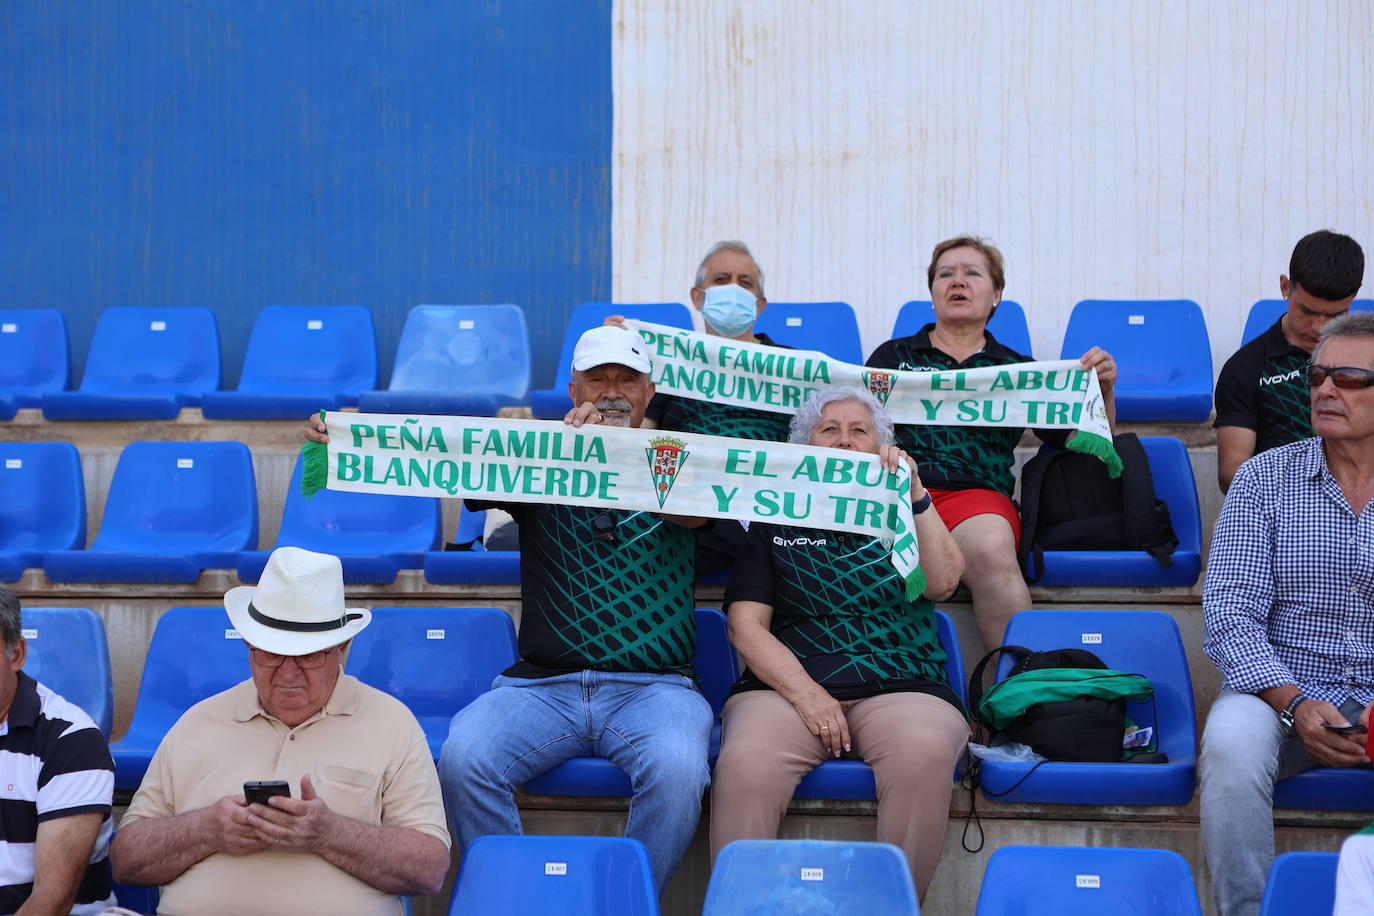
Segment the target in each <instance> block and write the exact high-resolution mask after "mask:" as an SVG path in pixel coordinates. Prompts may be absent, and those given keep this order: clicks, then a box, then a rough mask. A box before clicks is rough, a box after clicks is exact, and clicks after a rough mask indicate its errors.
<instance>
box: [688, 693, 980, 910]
mask: <svg viewBox="0 0 1374 916" xmlns="http://www.w3.org/2000/svg"><path fill="white" fill-rule="evenodd" d="M841 705H842V706H843V708H844V714H845V719H846V720H847V721H848V723H849V735H850V744H851V746H852V747H853V749H854V753H855V754H857V756H859V757H861V758H863V760H864V761H865V762H866V763H868V765H869V766H871V767H872V768H873V776H874V781H875V782H876V783H877V788H878V840H879V842H883V843H892V844H894V845H895V846H898V847H900V848H901V850H902V851H903V852H905V853H906V856H907V860H908V861H909V862H910V863H911V875H912V878H913V879H915V882H916V890H917V892H918V893H919V894H920V896H922V897H924V896H925V891H926V888H927V887H928V886H929V885H930V879H931V877H932V876H933V875H934V874H935V866H936V865H937V864H938V863H939V861H940V852H941V851H942V850H943V848H944V844H945V823H946V821H947V820H948V819H949V799H950V795H951V793H952V791H953V787H954V783H953V775H954V765H955V762H956V761H957V760H958V759H959V755H960V754H961V753H963V749H964V744H965V742H967V740H968V735H969V730H968V723H967V722H965V721H964V717H963V715H962V714H961V713H960V712H959V711H958V710H956V709H955V708H954V707H953V706H951V705H950V704H949V703H946V702H945V701H944V700H941V699H939V698H938V697H934V696H931V695H929V694H924V693H886V694H881V695H879V696H875V697H868V698H866V699H862V700H851V701H848V702H844V703H842V704H841ZM721 744H722V747H721V752H720V760H719V761H718V762H717V763H716V769H715V775H714V777H713V779H712V787H711V860H712V861H713V862H714V861H715V857H716V855H718V854H719V853H720V850H721V848H722V847H724V846H725V844H727V843H729V842H731V841H732V840H741V839H774V838H776V837H777V835H778V824H779V823H780V822H781V821H782V817H783V815H784V814H785V813H786V812H787V803H788V802H789V801H791V799H792V793H793V791H795V790H796V788H797V783H798V782H800V781H801V778H802V777H803V776H805V775H806V774H807V773H809V772H810V771H811V769H812V768H813V767H815V766H816V765H817V764H819V763H821V762H822V761H824V760H826V759H831V758H829V757H828V755H827V753H826V750H825V748H824V747H823V746H822V745H821V742H820V739H819V738H817V737H815V736H814V735H812V734H811V732H810V731H808V730H807V727H806V725H805V723H803V722H802V720H801V717H800V716H799V715H797V712H796V710H795V709H794V708H793V707H792V704H791V703H789V702H787V700H785V699H783V698H782V697H781V696H780V695H779V694H778V693H777V692H775V691H773V690H751V691H748V692H747V693H741V694H738V695H736V696H734V697H731V698H730V701H729V702H728V703H726V704H725V711H724V724H723V732H722V739H721Z"/></svg>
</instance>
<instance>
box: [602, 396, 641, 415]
mask: <svg viewBox="0 0 1374 916" xmlns="http://www.w3.org/2000/svg"><path fill="white" fill-rule="evenodd" d="M596 409H597V410H599V411H601V412H602V413H605V412H606V411H608V410H618V411H621V412H622V413H629V412H630V411H631V410H632V409H633V407H632V406H631V405H630V402H629V401H627V400H625V399H624V398H614V399H607V400H603V401H597V402H596Z"/></svg>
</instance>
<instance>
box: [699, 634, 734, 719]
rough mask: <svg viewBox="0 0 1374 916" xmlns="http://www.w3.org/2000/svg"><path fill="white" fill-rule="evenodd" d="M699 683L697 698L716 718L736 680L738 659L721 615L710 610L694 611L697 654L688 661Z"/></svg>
mask: <svg viewBox="0 0 1374 916" xmlns="http://www.w3.org/2000/svg"><path fill="white" fill-rule="evenodd" d="M692 664H693V665H694V666H695V667H696V669H697V677H698V678H699V679H700V681H701V695H702V696H704V697H706V701H707V702H708V703H710V704H711V711H712V712H714V713H715V714H716V715H717V716H719V715H720V711H721V710H722V709H724V708H725V701H726V700H728V699H729V698H730V688H732V687H734V686H735V681H737V680H739V657H738V656H737V655H736V654H735V647H734V646H732V645H731V644H730V635H729V628H728V626H727V624H726V619H725V614H724V613H723V612H721V611H720V610H718V609H716V608H713V607H699V608H697V651H696V655H695V656H693V658H692Z"/></svg>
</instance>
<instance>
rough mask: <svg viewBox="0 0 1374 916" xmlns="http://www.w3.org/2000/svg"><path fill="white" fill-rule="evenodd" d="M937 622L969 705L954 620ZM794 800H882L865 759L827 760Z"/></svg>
mask: <svg viewBox="0 0 1374 916" xmlns="http://www.w3.org/2000/svg"><path fill="white" fill-rule="evenodd" d="M935 622H936V625H937V627H938V630H939V635H940V645H941V646H943V647H944V650H945V656H946V658H945V675H946V676H947V677H948V678H949V685H950V686H951V687H952V688H954V692H955V693H957V694H958V695H959V699H960V700H961V701H962V702H964V703H967V702H968V697H967V696H966V695H965V694H966V693H967V686H968V677H967V676H965V674H964V659H963V656H962V655H961V654H960V653H959V637H958V636H957V635H956V634H955V632H954V621H953V620H950V618H949V615H948V614H946V613H945V612H944V611H936V612H935ZM960 772H961V771H960V768H959V767H956V768H955V773H954V777H955V778H956V779H957V778H959V775H960ZM792 797H793V798H844V799H860V800H866V801H872V800H874V799H876V798H877V797H878V787H877V783H875V782H874V780H873V768H872V767H870V766H869V765H868V764H866V763H864V762H863V761H862V760H826V761H824V762H822V763H821V764H820V765H819V766H817V767H816V768H815V769H813V770H812V771H811V772H810V773H807V774H806V775H805V776H803V777H802V779H801V782H799V783H798V784H797V790H796V792H794V793H793V794H792Z"/></svg>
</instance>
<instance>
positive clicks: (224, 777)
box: [110, 547, 449, 916]
mask: <svg viewBox="0 0 1374 916" xmlns="http://www.w3.org/2000/svg"><path fill="white" fill-rule="evenodd" d="M224 606H225V609H226V610H227V611H228V613H229V620H230V622H231V623H232V624H233V626H234V628H235V629H236V630H237V631H238V632H239V635H241V636H242V637H243V641H244V643H245V644H246V646H247V648H248V667H249V670H250V672H251V674H252V676H251V677H250V678H249V679H248V680H246V681H243V682H242V683H240V684H238V685H236V686H234V687H232V688H230V689H229V690H226V691H225V692H223V693H221V694H218V695H216V696H213V697H210V698H209V699H207V700H204V701H202V702H200V703H197V704H196V705H195V706H193V707H191V709H189V710H188V711H187V712H186V714H185V715H183V716H182V717H181V719H179V720H178V721H177V723H176V725H174V726H173V727H172V728H171V730H170V731H169V732H168V733H167V736H166V737H165V738H164V739H163V741H162V744H161V745H160V746H159V747H158V750H157V754H156V755H155V756H154V757H153V761H152V763H151V765H150V766H149V767H148V772H147V775H145V776H144V778H143V784H142V785H141V786H139V789H138V792H137V793H136V794H135V795H134V799H133V802H132V803H131V804H130V806H129V810H128V811H127V813H125V815H124V818H123V820H122V822H121V823H120V829H119V833H118V835H117V836H116V837H115V841H114V844H113V846H112V847H111V850H110V862H111V864H112V866H113V867H114V872H115V877H116V878H117V879H118V880H120V881H124V882H127V883H132V884H147V885H153V884H156V885H162V888H163V890H162V899H161V904H160V908H161V909H162V911H164V912H173V913H197V914H219V913H223V914H243V913H255V914H264V916H270V914H276V913H280V914H300V913H350V914H378V916H380V914H390V916H394V914H397V913H399V912H400V903H399V900H398V899H397V898H398V895H419V894H434V893H437V892H438V890H439V887H440V885H441V884H442V883H443V880H444V875H445V874H446V873H447V871H448V865H449V835H448V831H447V829H446V828H445V826H444V812H443V801H442V797H441V795H440V791H439V783H438V778H437V775H436V773H435V769H434V763H433V761H432V759H431V757H430V752H429V747H428V744H427V742H426V741H425V736H424V732H423V731H422V730H421V729H420V725H419V723H418V722H416V721H415V717H414V716H413V715H412V714H411V713H410V711H409V710H408V709H406V707H405V706H404V705H403V704H402V703H401V702H400V701H398V700H396V699H395V698H393V697H391V696H388V695H387V694H385V693H382V692H381V691H379V690H375V689H373V688H371V687H368V686H367V685H365V684H362V683H360V682H359V681H358V680H357V679H356V678H353V677H351V676H348V675H345V674H343V673H342V660H343V657H344V652H345V650H346V649H347V646H348V643H349V641H350V640H351V639H352V638H353V637H354V636H356V635H357V634H358V633H359V632H361V631H362V629H363V628H364V627H366V626H367V625H368V623H369V622H371V619H372V615H371V613H370V612H369V611H367V610H365V609H363V608H350V607H345V605H344V593H343V571H342V567H341V564H340V563H339V559H338V558H337V557H333V556H329V555H327V554H320V553H313V552H311V551H308V550H302V549H300V548H297V547H279V548H278V549H276V550H275V551H273V552H272V556H271V557H270V558H269V559H268V562H267V567H266V568H265V569H264V570H263V573H262V578H261V579H260V580H259V582H258V585H257V586H256V587H253V586H242V587H239V588H233V589H230V590H229V591H228V592H226V593H225V596H224ZM276 780H280V781H284V782H285V783H286V788H287V789H289V793H290V794H289V795H288V796H276V797H270V798H267V799H266V803H259V802H254V803H251V804H250V803H249V802H248V800H247V799H246V798H245V796H244V788H243V786H244V783H245V782H256V781H276Z"/></svg>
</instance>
